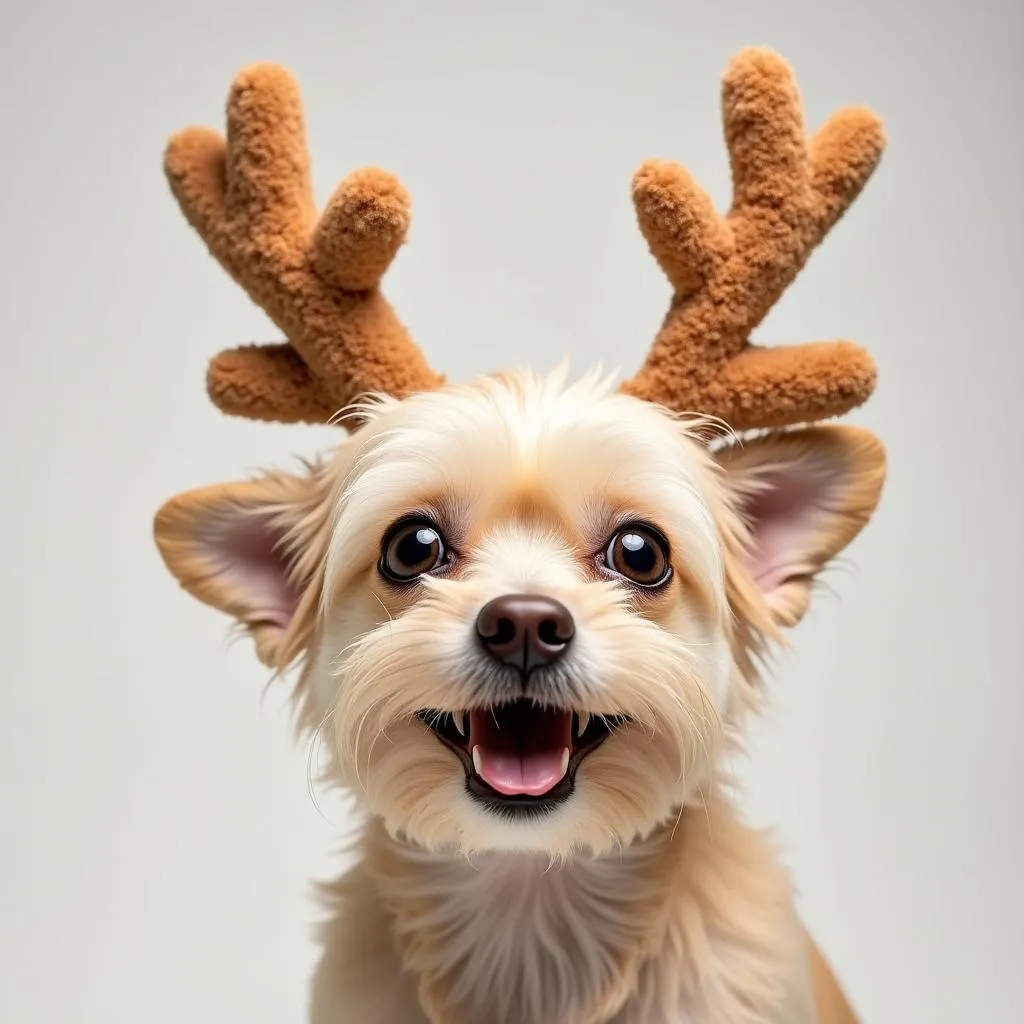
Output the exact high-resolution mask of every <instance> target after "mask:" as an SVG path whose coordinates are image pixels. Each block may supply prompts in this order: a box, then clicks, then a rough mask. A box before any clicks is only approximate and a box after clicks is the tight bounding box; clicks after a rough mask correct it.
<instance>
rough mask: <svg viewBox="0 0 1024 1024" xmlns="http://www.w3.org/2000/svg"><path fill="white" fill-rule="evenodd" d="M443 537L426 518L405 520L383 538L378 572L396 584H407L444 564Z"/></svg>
mask: <svg viewBox="0 0 1024 1024" xmlns="http://www.w3.org/2000/svg"><path fill="white" fill-rule="evenodd" d="M445 556H446V551H445V545H444V539H443V538H442V536H441V532H440V530H438V528H437V527H436V526H434V524H433V523H431V522H429V521H428V520H426V519H413V520H406V521H405V522H404V523H400V524H399V525H398V526H396V527H394V528H393V529H392V530H391V532H390V533H389V534H388V535H387V537H385V538H384V552H383V554H382V555H381V560H380V569H381V572H382V573H383V574H384V575H385V576H387V577H388V578H389V579H391V580H394V581H395V582H397V583H408V582H410V581H411V580H414V579H416V578H417V577H418V576H422V575H423V574H424V573H428V572H433V571H434V570H435V569H437V568H438V567H439V566H441V565H443V564H444V561H445Z"/></svg>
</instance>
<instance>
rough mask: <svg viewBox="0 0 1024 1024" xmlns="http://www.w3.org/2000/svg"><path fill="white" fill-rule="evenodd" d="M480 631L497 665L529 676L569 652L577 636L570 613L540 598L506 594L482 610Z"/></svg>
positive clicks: (556, 602)
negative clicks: (510, 667) (498, 663)
mask: <svg viewBox="0 0 1024 1024" xmlns="http://www.w3.org/2000/svg"><path fill="white" fill-rule="evenodd" d="M476 631H477V633H478V635H479V636H480V640H481V642H482V643H483V646H484V649H485V650H486V651H487V653H488V654H490V656H491V657H492V658H494V659H496V660H497V661H500V662H502V663H504V664H506V665H512V666H514V667H515V668H518V669H519V670H520V672H522V673H523V675H524V677H525V676H527V675H529V674H530V672H532V671H533V670H534V669H535V668H540V667H541V666H542V665H550V664H551V662H553V661H557V660H558V659H559V658H560V657H561V656H562V655H563V654H564V653H565V651H566V648H568V646H569V642H570V641H571V640H572V638H573V634H574V633H575V632H576V626H575V624H574V623H573V621H572V615H571V614H570V613H569V609H568V608H566V607H565V605H564V604H562V603H561V601H555V600H554V599H553V598H550V597H543V596H542V595H539V594H505V595H503V596H502V597H496V598H494V600H493V601H488V602H487V604H485V605H484V606H483V608H481V609H480V614H479V615H478V616H477V620H476Z"/></svg>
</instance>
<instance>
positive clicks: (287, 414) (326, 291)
mask: <svg viewBox="0 0 1024 1024" xmlns="http://www.w3.org/2000/svg"><path fill="white" fill-rule="evenodd" d="M164 165H165V170H166V173H167V176H168V179H169V181H170V185H171V189H172V191H173V193H174V195H175V197H176V198H177V200H178V203H179V205H180V206H181V209H182V211H183V213H184V214H185V216H186V218H187V220H188V221H189V223H191V224H192V226H193V227H194V228H195V229H196V230H197V232H198V233H199V234H200V236H201V237H202V238H203V240H204V241H205V242H206V244H207V247H208V248H209V250H210V252H211V253H212V254H213V256H214V257H215V258H216V259H217V260H218V261H219V262H220V263H221V265H222V266H223V267H224V268H225V269H226V270H227V271H228V272H229V273H230V274H231V276H232V277H233V278H234V279H235V280H236V281H237V282H238V283H239V284H240V285H241V286H242V287H243V288H244V289H245V290H246V291H247V292H248V294H249V296H250V297H251V298H252V299H253V300H254V301H255V302H256V303H257V304H258V305H260V306H261V307H262V308H263V309H264V310H265V311H266V312H267V314H268V315H269V316H270V318H271V319H272V320H273V321H274V323H275V324H276V325H277V326H278V327H279V328H280V329H281V330H282V331H283V332H284V333H285V335H286V336H287V338H288V340H289V342H290V346H289V345H269V346H245V347H242V348H237V349H232V350H229V351H227V352H223V353H221V355H219V356H218V357H217V358H215V359H214V360H213V361H212V363H211V364H210V367H209V370H208V373H207V390H208V392H209V394H210V397H211V398H212V399H213V401H214V403H215V404H216V405H217V406H218V407H219V408H221V409H222V410H223V411H225V412H229V413H232V414H235V415H241V416H246V417H250V418H256V419H270V420H283V421H289V422H294V421H312V422H322V421H324V420H326V419H329V418H330V417H331V416H332V415H333V414H334V413H335V412H336V411H337V410H338V409H339V407H341V406H344V405H346V404H347V403H349V402H350V401H351V400H352V399H353V398H354V397H356V396H357V395H359V394H361V393H365V392H374V391H375V392H386V393H389V394H394V395H399V396H400V395H404V394H408V393H410V392H412V391H416V390H422V389H427V388H433V387H436V386H437V385H438V384H439V383H440V382H441V379H442V378H440V377H439V376H438V375H437V374H435V373H434V372H433V371H432V370H430V368H429V367H428V366H427V364H426V362H425V360H424V358H423V355H422V353H421V352H420V350H419V349H418V348H417V347H416V345H415V344H414V343H413V341H412V339H411V338H410V337H409V335H408V334H407V332H406V330H405V328H404V327H403V326H402V324H401V323H400V322H399V321H398V319H397V318H396V316H395V314H394V311H393V310H392V309H391V307H390V305H389V304H388V303H387V302H386V301H385V299H384V298H383V296H382V295H381V293H380V291H379V284H380V280H381V278H382V277H383V275H384V273H385V272H386V271H387V269H388V267H389V266H390V264H391V262H392V260H393V259H394V257H395V255H396V253H397V252H398V250H399V248H400V247H401V245H402V244H403V243H404V241H405V238H406V235H407V232H408V227H409V215H410V201H409V196H408V194H407V193H406V191H405V189H404V188H403V187H402V185H401V184H400V183H399V182H398V180H397V179H396V178H394V177H393V176H392V175H390V174H388V173H387V172H385V171H382V170H378V169H376V168H366V169H363V170H361V171H356V172H355V173H353V174H350V175H349V176H348V177H347V178H346V179H345V180H344V181H343V182H342V183H341V185H340V186H339V187H338V189H337V191H336V192H335V194H334V196H333V197H332V199H331V200H330V202H329V203H328V205H327V207H326V209H325V211H324V214H323V216H322V217H321V218H320V219H319V222H318V221H317V217H316V209H315V206H314V203H313V197H312V186H311V182H310V175H309V161H308V156H307V149H306V132H305V125H304V119H303V115H302V104H301V98H300V95H299V90H298V86H297V84H296V82H295V81H294V79H293V78H292V77H291V75H290V74H288V72H287V71H285V70H284V69H283V68H281V67H279V66H277V65H274V64H257V65H253V66H252V67H250V68H247V69H245V70H244V71H242V72H241V73H240V74H239V75H238V76H237V77H236V78H235V81H234V82H233V84H232V87H231V92H230V95H229V98H228V103H227V138H226V140H225V139H223V138H221V137H220V136H218V135H217V134H216V133H214V132H211V131H208V130H207V129H203V128H190V129H187V130H186V131H184V132H181V133H179V134H178V135H176V136H174V137H173V138H172V139H171V141H170V143H169V144H168V147H167V150H166V153H165V160H164Z"/></svg>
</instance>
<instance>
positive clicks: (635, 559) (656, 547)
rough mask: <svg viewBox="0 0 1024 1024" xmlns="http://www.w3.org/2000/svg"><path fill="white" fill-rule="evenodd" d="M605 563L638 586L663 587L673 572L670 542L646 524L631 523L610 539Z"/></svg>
mask: <svg viewBox="0 0 1024 1024" xmlns="http://www.w3.org/2000/svg"><path fill="white" fill-rule="evenodd" d="M605 564H606V565H607V567H608V568H609V569H610V570H611V571H612V572H614V573H617V574H618V575H619V576H622V577H624V578H625V579H627V580H629V581H630V583H635V584H636V585H637V586H638V587H659V586H661V585H662V584H663V583H665V582H666V581H667V580H668V578H669V575H670V574H671V572H672V567H671V565H670V564H669V560H668V544H667V543H666V541H665V539H664V538H663V537H662V536H661V535H660V534H659V533H657V532H656V531H654V530H652V529H651V528H650V527H646V526H627V527H625V528H624V529H622V530H620V531H619V532H618V533H617V534H615V536H614V537H612V539H611V540H610V541H609V542H608V548H607V550H606V552H605Z"/></svg>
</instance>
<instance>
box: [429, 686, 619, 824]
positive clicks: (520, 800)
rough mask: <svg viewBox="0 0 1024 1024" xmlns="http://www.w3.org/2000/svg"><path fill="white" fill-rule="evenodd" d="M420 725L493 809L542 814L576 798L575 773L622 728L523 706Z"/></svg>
mask: <svg viewBox="0 0 1024 1024" xmlns="http://www.w3.org/2000/svg"><path fill="white" fill-rule="evenodd" d="M420 718H421V720H422V721H423V722H424V724H426V725H427V726H428V727H429V728H430V729H431V731H432V732H433V733H434V735H435V736H437V738H438V739H439V740H440V741H441V742H442V743H443V744H444V745H445V746H446V747H449V748H450V749H451V750H453V751H454V752H455V753H456V754H457V755H458V756H459V759H460V760H461V761H462V764H463V767H464V768H465V769H466V782H467V786H468V788H469V792H470V793H471V794H472V795H473V796H474V797H476V798H477V799H479V800H480V801H482V802H483V803H485V804H487V805H489V806H490V807H492V808H493V809H500V810H503V811H506V812H507V811H515V810H520V809H521V810H530V811H537V810H545V809H549V808H551V807H554V806H555V805H556V804H557V803H558V802H559V801H561V800H563V799H565V798H566V797H567V796H569V794H570V793H572V789H573V785H574V783H575V778H576V769H577V768H578V767H579V765H580V762H581V761H582V760H583V759H584V758H585V757H586V756H587V755H588V754H590V753H592V752H593V751H594V750H596V749H597V748H598V747H599V746H600V745H601V744H602V743H603V742H604V741H605V740H606V739H607V738H608V736H609V734H610V732H611V730H612V729H614V728H615V727H616V725H618V724H620V722H621V721H622V719H620V718H617V717H598V716H596V715H590V714H588V713H587V712H585V711H580V712H577V711H569V710H566V709H562V708H550V707H540V706H538V705H536V704H534V703H533V702H532V701H530V700H526V699H522V700H516V701H512V702H511V703H508V704H500V705H494V706H493V707H489V708H481V709H476V710H473V711H456V712H439V711H421V712H420Z"/></svg>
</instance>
